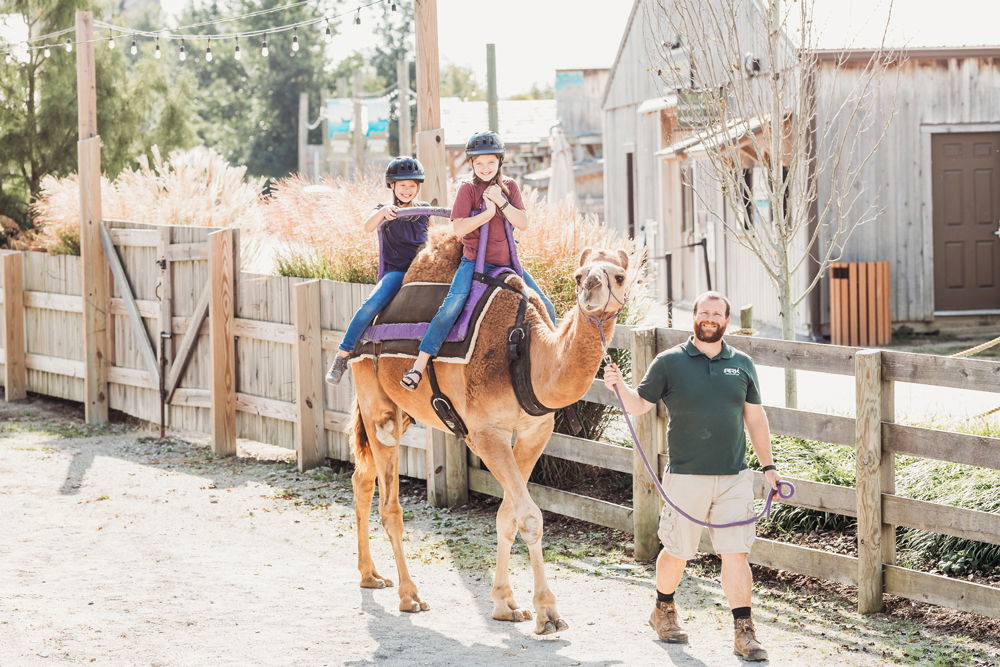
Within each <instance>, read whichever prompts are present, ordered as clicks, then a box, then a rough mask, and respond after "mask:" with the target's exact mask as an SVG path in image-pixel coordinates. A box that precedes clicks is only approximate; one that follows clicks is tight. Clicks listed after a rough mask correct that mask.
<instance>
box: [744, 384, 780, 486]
mask: <svg viewBox="0 0 1000 667" xmlns="http://www.w3.org/2000/svg"><path fill="white" fill-rule="evenodd" d="M743 421H744V422H745V423H746V425H747V433H748V434H749V435H750V444H751V445H753V451H754V452H756V454H757V460H758V461H760V464H761V465H762V466H765V467H766V466H770V465H774V456H773V454H772V453H771V427H770V425H769V424H768V423H767V414H766V413H765V412H764V406H763V405H761V404H759V403H744V404H743ZM764 477H765V478H767V482H768V484H770V485H771V488H772V489H777V488H778V482H780V481H781V475H779V474H778V471H777V470H768V471H766V472H765V473H764Z"/></svg>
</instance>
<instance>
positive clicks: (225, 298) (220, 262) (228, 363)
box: [208, 229, 236, 456]
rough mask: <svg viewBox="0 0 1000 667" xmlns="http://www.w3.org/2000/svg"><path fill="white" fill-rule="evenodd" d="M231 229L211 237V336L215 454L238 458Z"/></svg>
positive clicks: (233, 271) (234, 302)
mask: <svg viewBox="0 0 1000 667" xmlns="http://www.w3.org/2000/svg"><path fill="white" fill-rule="evenodd" d="M233 245H234V239H233V232H232V230H230V229H220V230H219V231H217V232H212V233H211V234H209V235H208V273H209V285H210V286H211V290H212V292H211V297H210V299H209V306H208V308H209V310H208V312H209V327H208V335H209V342H210V349H211V362H212V363H211V366H212V408H211V409H212V451H213V452H215V453H216V454H218V455H221V456H232V455H234V454H236V342H235V341H234V340H233V319H234V317H235V307H236V301H235V295H236V283H235V280H236V270H235V266H234V264H233V259H234V248H233Z"/></svg>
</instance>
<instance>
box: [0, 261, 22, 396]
mask: <svg viewBox="0 0 1000 667" xmlns="http://www.w3.org/2000/svg"><path fill="white" fill-rule="evenodd" d="M0 261H2V263H3V266H2V271H0V272H2V273H3V350H4V356H5V358H4V367H3V387H4V400H5V401H7V402H10V401H19V400H21V399H22V398H27V396H28V372H27V369H26V367H25V365H24V283H23V281H24V274H23V272H22V269H21V266H22V261H21V253H19V252H11V253H5V254H4V255H3V256H2V257H0Z"/></svg>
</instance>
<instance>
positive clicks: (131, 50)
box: [129, 39, 139, 56]
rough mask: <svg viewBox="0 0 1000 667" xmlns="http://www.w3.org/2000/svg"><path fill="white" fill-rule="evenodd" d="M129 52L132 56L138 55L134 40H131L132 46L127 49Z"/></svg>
mask: <svg viewBox="0 0 1000 667" xmlns="http://www.w3.org/2000/svg"><path fill="white" fill-rule="evenodd" d="M129 51H130V52H131V53H132V55H133V56H134V55H135V54H137V53H139V47H138V46H136V43H135V40H134V39H133V40H132V46H130V47H129Z"/></svg>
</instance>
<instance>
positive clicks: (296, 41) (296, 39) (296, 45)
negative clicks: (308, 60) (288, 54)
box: [292, 35, 299, 53]
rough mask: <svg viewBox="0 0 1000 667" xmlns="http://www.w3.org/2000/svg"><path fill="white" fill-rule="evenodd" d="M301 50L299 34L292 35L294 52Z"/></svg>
mask: <svg viewBox="0 0 1000 667" xmlns="http://www.w3.org/2000/svg"><path fill="white" fill-rule="evenodd" d="M298 50H299V36H298V35H292V53H296V52H297V51H298Z"/></svg>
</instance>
